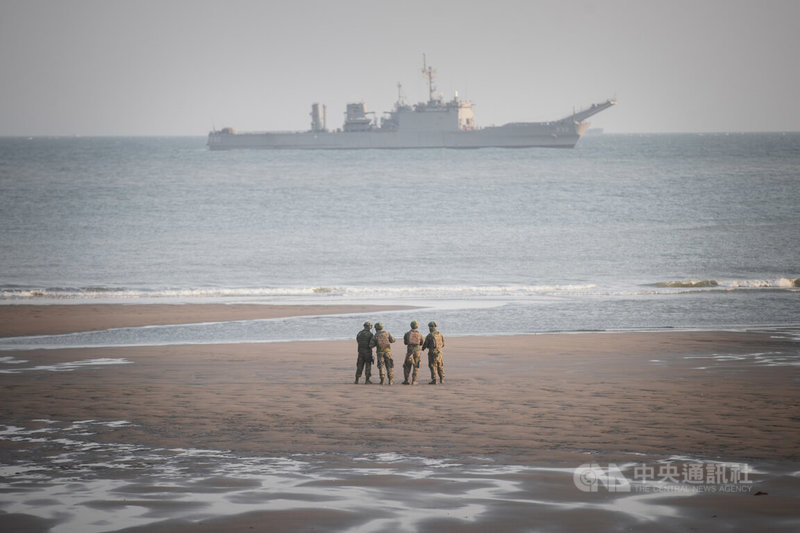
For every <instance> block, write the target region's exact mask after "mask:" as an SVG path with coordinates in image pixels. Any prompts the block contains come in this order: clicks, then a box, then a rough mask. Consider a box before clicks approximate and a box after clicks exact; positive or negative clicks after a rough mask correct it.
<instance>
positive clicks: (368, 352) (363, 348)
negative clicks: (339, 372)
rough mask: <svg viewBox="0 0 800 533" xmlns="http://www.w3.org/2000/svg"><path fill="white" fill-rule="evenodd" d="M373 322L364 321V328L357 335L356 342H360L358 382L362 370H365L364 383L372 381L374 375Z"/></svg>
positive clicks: (357, 364) (357, 365) (357, 368)
mask: <svg viewBox="0 0 800 533" xmlns="http://www.w3.org/2000/svg"><path fill="white" fill-rule="evenodd" d="M372 337H373V335H372V323H370V322H364V329H362V330H361V331H359V332H358V335H356V342H357V343H358V361H357V362H356V383H358V379H359V378H360V377H361V371H362V370H363V371H364V385H366V384H368V383H372V381H370V379H369V377H370V376H371V375H372V363H373V362H374V361H375V359H374V358H373V357H372V346H370V341H371V340H372Z"/></svg>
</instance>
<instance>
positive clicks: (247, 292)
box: [0, 284, 597, 301]
mask: <svg viewBox="0 0 800 533" xmlns="http://www.w3.org/2000/svg"><path fill="white" fill-rule="evenodd" d="M596 287H597V286H596V285H594V284H583V285H581V284H575V285H571V284H565V285H495V286H470V285H463V286H461V285H443V286H435V285H434V286H398V287H391V286H316V287H263V288H240V289H231V288H201V289H180V288H174V289H130V288H111V287H86V288H46V289H40V288H35V289H31V288H20V287H5V288H0V301H4V300H6V301H31V300H33V301H45V300H67V301H68V300H116V299H125V300H127V299H134V300H136V299H141V300H144V299H178V300H184V299H186V300H197V299H204V298H208V299H219V298H221V299H225V298H231V299H233V298H265V299H271V298H292V297H295V298H296V297H309V298H314V299H320V298H328V297H330V298H334V297H340V298H354V299H372V298H421V299H428V298H436V299H439V298H445V299H447V298H455V299H459V298H515V297H530V296H546V295H551V294H565V293H574V294H582V293H587V292H590V291H592V290H593V289H596Z"/></svg>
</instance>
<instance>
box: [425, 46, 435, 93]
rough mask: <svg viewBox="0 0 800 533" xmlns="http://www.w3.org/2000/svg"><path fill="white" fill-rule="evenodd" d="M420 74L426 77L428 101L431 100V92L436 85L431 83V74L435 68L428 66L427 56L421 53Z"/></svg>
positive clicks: (432, 74)
mask: <svg viewBox="0 0 800 533" xmlns="http://www.w3.org/2000/svg"><path fill="white" fill-rule="evenodd" d="M422 74H423V75H424V76H425V77H426V78H428V101H429V102H433V93H434V92H436V86H435V85H433V76H434V74H436V70H435V69H434V68H433V67H429V66H428V58H427V57H426V55H425V54H422Z"/></svg>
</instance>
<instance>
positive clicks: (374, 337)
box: [356, 320, 444, 385]
mask: <svg viewBox="0 0 800 533" xmlns="http://www.w3.org/2000/svg"><path fill="white" fill-rule="evenodd" d="M437 328H438V326H437V325H436V322H429V323H428V329H429V330H430V333H428V335H427V336H425V337H424V338H423V336H422V333H420V332H419V324H417V321H416V320H414V321H413V322H411V329H410V330H408V331H407V332H406V334H405V335H403V343H404V344H405V345H406V359H405V361H404V362H403V375H404V376H405V381H403V385H416V384H417V372H418V371H419V363H420V352H422V351H424V350H427V351H428V367H429V368H430V370H431V380H430V382H429V383H430V384H431V385H436V383H437V378H438V383H440V384H442V383H444V361H443V360H442V349H443V348H444V337H443V336H442V334H441V333H439V330H438V329H437ZM356 342H357V343H358V362H357V363H356V383H358V380H359V379H360V378H361V373H362V372H363V373H364V383H365V384H368V383H372V381H371V380H370V377H371V376H372V363H373V362H374V358H373V356H372V349H373V348H375V349H376V356H377V359H378V372H380V376H381V385H384V384H386V385H392V384H393V383H394V360H393V359H392V343H393V342H395V338H394V337H393V336H392V334H391V333H389V332H388V331H386V330H385V329H383V324H381V323H380V322H378V323H377V324H375V333H372V323H370V322H364V329H362V330H361V331H359V332H358V335H356ZM409 377H411V381H409Z"/></svg>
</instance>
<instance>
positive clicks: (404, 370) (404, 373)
mask: <svg viewBox="0 0 800 533" xmlns="http://www.w3.org/2000/svg"><path fill="white" fill-rule="evenodd" d="M403 375H404V376H405V379H404V380H403V385H408V368H405V367H403Z"/></svg>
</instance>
